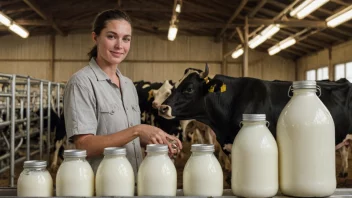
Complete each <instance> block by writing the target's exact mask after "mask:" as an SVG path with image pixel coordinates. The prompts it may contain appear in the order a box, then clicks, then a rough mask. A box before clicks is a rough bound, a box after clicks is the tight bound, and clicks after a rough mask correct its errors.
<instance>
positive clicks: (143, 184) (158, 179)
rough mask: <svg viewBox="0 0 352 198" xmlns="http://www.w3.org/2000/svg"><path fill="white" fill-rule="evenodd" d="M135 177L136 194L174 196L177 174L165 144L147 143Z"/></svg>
mask: <svg viewBox="0 0 352 198" xmlns="http://www.w3.org/2000/svg"><path fill="white" fill-rule="evenodd" d="M146 151H147V152H148V154H147V156H146V157H145V158H144V160H143V161H142V163H141V165H140V167H139V170H138V178H137V189H138V196H176V190H177V189H176V188H177V174H176V168H175V165H174V164H173V163H172V161H171V159H170V157H169V156H168V154H167V152H168V147H167V145H162V144H150V145H147V150H146Z"/></svg>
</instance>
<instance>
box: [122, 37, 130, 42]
mask: <svg viewBox="0 0 352 198" xmlns="http://www.w3.org/2000/svg"><path fill="white" fill-rule="evenodd" d="M123 41H125V42H129V41H131V38H123Z"/></svg>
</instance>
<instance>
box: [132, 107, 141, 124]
mask: <svg viewBox="0 0 352 198" xmlns="http://www.w3.org/2000/svg"><path fill="white" fill-rule="evenodd" d="M131 108H132V113H133V123H134V125H137V124H140V123H141V109H140V108H139V105H138V104H132V105H131Z"/></svg>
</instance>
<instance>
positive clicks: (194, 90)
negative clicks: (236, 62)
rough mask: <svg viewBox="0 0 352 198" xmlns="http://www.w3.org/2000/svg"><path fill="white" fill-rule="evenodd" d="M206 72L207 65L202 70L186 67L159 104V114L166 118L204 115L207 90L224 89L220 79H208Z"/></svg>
mask: <svg viewBox="0 0 352 198" xmlns="http://www.w3.org/2000/svg"><path fill="white" fill-rule="evenodd" d="M208 73H209V68H208V65H206V66H205V70H204V72H203V71H200V70H197V69H192V68H189V69H186V71H185V75H184V76H183V77H182V78H181V80H180V81H179V82H177V83H176V84H175V88H174V89H173V90H172V93H171V95H170V96H169V97H168V98H167V99H166V101H165V102H164V103H163V105H161V106H160V109H159V113H160V115H161V116H163V117H164V118H166V119H173V118H177V119H195V118H197V117H202V116H205V108H204V97H205V96H206V95H207V94H209V92H223V91H226V85H225V84H224V83H223V82H222V81H220V80H216V79H210V78H209V77H208Z"/></svg>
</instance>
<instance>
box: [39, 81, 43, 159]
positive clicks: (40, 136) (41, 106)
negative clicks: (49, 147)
mask: <svg viewBox="0 0 352 198" xmlns="http://www.w3.org/2000/svg"><path fill="white" fill-rule="evenodd" d="M39 115H40V116H39V119H40V121H39V130H40V135H39V151H40V154H39V157H40V158H39V159H43V82H40V96H39Z"/></svg>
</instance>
